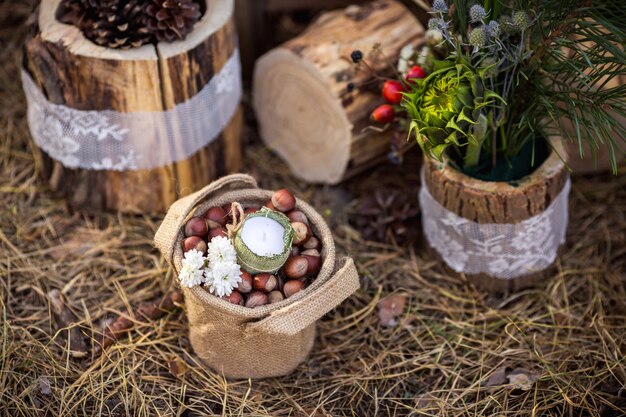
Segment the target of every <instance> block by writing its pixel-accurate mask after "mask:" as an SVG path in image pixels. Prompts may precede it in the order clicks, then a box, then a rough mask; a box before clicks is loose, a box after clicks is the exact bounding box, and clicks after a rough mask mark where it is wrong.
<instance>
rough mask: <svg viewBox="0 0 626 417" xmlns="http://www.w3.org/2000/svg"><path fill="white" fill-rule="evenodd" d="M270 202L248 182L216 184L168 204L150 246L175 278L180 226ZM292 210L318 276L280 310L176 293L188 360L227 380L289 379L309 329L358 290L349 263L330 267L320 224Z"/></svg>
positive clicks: (325, 231)
mask: <svg viewBox="0 0 626 417" xmlns="http://www.w3.org/2000/svg"><path fill="white" fill-rule="evenodd" d="M271 195H272V192H271V191H266V190H260V189H258V187H257V184H256V181H255V180H254V178H252V177H250V176H248V175H243V174H235V175H229V176H227V177H224V178H221V179H219V180H217V181H215V182H213V183H211V184H209V185H208V186H206V187H205V188H203V189H202V190H200V191H198V192H196V193H194V194H192V195H189V196H187V197H185V198H182V199H180V200H178V201H176V202H175V203H174V204H172V206H171V207H170V209H169V211H168V213H167V215H166V217H165V220H164V221H163V223H162V224H161V226H160V227H159V230H158V231H157V234H156V236H155V239H154V240H155V245H156V246H157V247H158V248H159V250H160V251H161V253H162V254H163V256H164V257H165V258H166V259H167V261H168V262H169V263H170V264H171V265H172V266H173V268H174V270H175V272H176V273H178V271H179V270H180V268H181V263H182V259H183V252H182V247H181V242H182V239H183V238H184V235H183V226H184V224H185V222H186V220H187V219H189V218H190V217H191V216H194V215H201V214H202V213H204V212H205V211H206V210H207V209H208V208H209V207H214V206H221V205H222V204H225V203H228V202H232V201H238V202H240V203H242V204H244V205H259V206H260V205H263V203H264V202H266V201H267V200H269V199H270V197H271ZM296 207H297V208H298V209H299V210H301V211H303V212H304V213H305V214H306V216H307V217H308V219H309V222H310V224H311V228H312V229H313V232H314V233H315V235H316V236H318V237H319V238H320V240H321V242H322V254H321V255H322V260H323V262H322V267H321V270H320V273H319V275H318V276H317V278H316V279H315V280H314V281H313V282H312V284H311V285H310V286H309V287H308V288H306V289H305V290H304V291H300V292H299V293H297V294H295V295H293V296H292V297H290V298H288V299H286V300H284V301H281V302H280V303H276V304H271V305H265V306H261V307H256V308H246V307H242V306H238V305H234V304H230V303H228V302H227V301H224V300H222V299H219V298H218V297H216V296H214V295H212V294H210V293H209V292H208V291H207V290H205V289H204V288H201V287H194V288H185V289H184V290H183V291H184V294H185V305H186V310H187V316H188V318H189V338H190V341H191V345H192V347H193V349H194V351H195V353H196V354H197V355H198V356H199V357H200V359H202V361H203V362H205V363H206V364H207V365H208V366H210V367H211V368H213V369H215V370H216V371H218V372H222V373H223V374H224V375H225V376H227V377H230V378H264V377H271V376H279V375H285V374H287V373H289V372H291V371H292V370H293V369H294V368H295V367H296V366H298V364H300V363H301V362H302V361H303V360H304V359H306V357H307V356H308V354H309V352H310V350H311V347H312V346H313V341H314V339H315V322H316V321H317V320H318V319H319V318H321V317H322V316H323V315H324V314H326V313H327V312H329V311H330V310H332V309H333V308H334V307H336V306H337V305H339V304H340V303H341V302H342V301H343V300H345V299H346V298H348V297H349V296H350V295H351V294H352V293H354V292H355V291H356V290H357V289H358V288H359V277H358V274H357V271H356V268H355V267H354V263H353V261H352V259H350V258H344V259H341V260H340V261H339V262H337V263H335V244H334V241H333V238H332V234H331V232H330V229H329V228H328V226H327V225H326V223H325V222H324V220H323V219H322V217H321V216H320V215H319V214H318V213H317V212H316V211H315V210H314V209H313V208H312V207H311V206H309V205H308V204H306V203H304V202H303V201H301V200H297V202H296Z"/></svg>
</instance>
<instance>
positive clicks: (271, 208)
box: [263, 200, 278, 211]
mask: <svg viewBox="0 0 626 417" xmlns="http://www.w3.org/2000/svg"><path fill="white" fill-rule="evenodd" d="M263 205H264V206H265V207H267V208H268V209H270V210H274V211H278V209H277V208H276V207H275V206H274V204H272V200H268V201H266V202H265V204H263Z"/></svg>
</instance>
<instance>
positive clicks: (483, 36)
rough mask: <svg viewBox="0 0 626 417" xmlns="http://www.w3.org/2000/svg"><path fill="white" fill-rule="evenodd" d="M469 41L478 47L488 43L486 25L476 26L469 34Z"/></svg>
mask: <svg viewBox="0 0 626 417" xmlns="http://www.w3.org/2000/svg"><path fill="white" fill-rule="evenodd" d="M469 43H470V45H472V46H475V47H476V48H482V47H483V46H485V44H486V43H487V33H486V30H485V26H480V27H477V28H474V29H473V30H472V31H471V32H470V34H469Z"/></svg>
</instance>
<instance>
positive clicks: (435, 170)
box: [422, 141, 568, 293]
mask: <svg viewBox="0 0 626 417" xmlns="http://www.w3.org/2000/svg"><path fill="white" fill-rule="evenodd" d="M553 143H554V146H555V147H557V148H559V146H558V141H553ZM558 151H560V152H562V149H558ZM422 172H423V174H422V175H423V176H424V177H423V181H424V184H425V185H426V187H427V188H428V191H429V192H430V194H431V196H432V197H433V199H434V200H435V201H436V202H438V203H439V204H440V205H441V206H443V207H445V208H446V209H447V210H449V211H451V212H452V213H454V214H456V215H457V216H460V217H463V218H465V219H467V220H470V221H472V222H476V223H480V224H489V223H495V224H515V223H519V222H522V221H524V220H526V219H528V218H530V217H533V216H537V215H539V214H541V213H543V212H544V211H545V210H546V209H547V208H548V207H549V206H550V205H551V204H552V202H553V201H554V200H555V199H556V197H557V196H558V195H559V194H560V193H561V191H562V190H563V188H564V186H565V184H566V182H567V179H568V171H567V169H566V167H565V165H564V164H563V162H562V160H561V159H560V157H559V155H558V154H557V152H551V153H550V155H549V156H548V158H547V159H546V160H545V161H544V162H543V164H542V165H541V166H540V167H539V168H537V169H536V170H535V171H534V172H533V173H532V174H530V175H529V176H527V177H524V178H523V179H522V180H520V181H519V182H518V183H517V184H515V185H512V184H509V183H506V182H495V181H494V182H489V181H481V180H478V179H475V178H472V177H469V176H467V175H465V174H463V173H461V172H460V171H458V170H456V169H454V168H452V167H450V166H449V165H448V164H446V163H441V162H439V161H436V160H433V159H431V158H428V157H424V170H423V171H422ZM425 244H426V246H427V248H428V250H429V251H430V252H429V253H430V254H431V255H435V256H436V257H438V258H440V259H441V257H440V256H439V254H438V253H437V251H436V250H435V249H433V248H432V247H430V245H429V243H428V242H426V243H425ZM442 263H443V264H444V265H445V262H443V261H442ZM446 269H447V270H448V272H450V273H451V274H456V275H461V276H463V277H465V278H467V279H468V280H469V281H470V282H472V283H473V284H475V285H476V286H477V287H478V288H480V289H483V290H487V291H489V292H493V293H507V292H512V291H517V290H520V289H522V288H527V287H530V286H534V285H537V284H539V283H541V282H542V281H544V280H545V279H546V278H547V277H549V276H551V274H552V271H551V268H548V269H546V270H543V271H538V272H532V273H528V274H525V275H522V276H518V277H516V278H513V279H500V278H495V277H492V276H490V275H488V274H486V273H481V274H464V273H461V274H460V273H457V272H455V271H453V270H452V269H451V268H448V267H446Z"/></svg>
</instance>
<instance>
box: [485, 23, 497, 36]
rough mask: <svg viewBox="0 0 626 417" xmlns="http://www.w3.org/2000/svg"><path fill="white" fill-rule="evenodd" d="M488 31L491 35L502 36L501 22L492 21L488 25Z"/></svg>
mask: <svg viewBox="0 0 626 417" xmlns="http://www.w3.org/2000/svg"><path fill="white" fill-rule="evenodd" d="M487 32H489V36H491V37H493V38H497V37H498V36H500V23H498V22H496V21H495V20H492V21H490V22H489V24H488V25H487Z"/></svg>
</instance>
